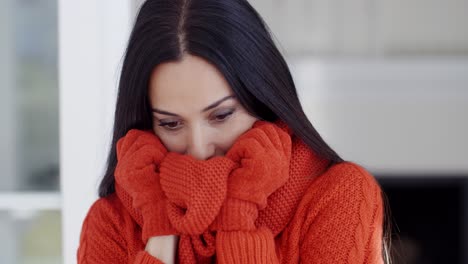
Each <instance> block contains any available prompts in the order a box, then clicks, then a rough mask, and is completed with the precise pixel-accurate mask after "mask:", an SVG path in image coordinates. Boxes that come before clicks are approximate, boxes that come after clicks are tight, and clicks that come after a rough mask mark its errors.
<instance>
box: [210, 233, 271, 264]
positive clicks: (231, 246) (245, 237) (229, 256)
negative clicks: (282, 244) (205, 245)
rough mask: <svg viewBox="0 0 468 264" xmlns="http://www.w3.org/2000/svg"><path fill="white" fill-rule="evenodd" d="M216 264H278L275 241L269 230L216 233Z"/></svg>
mask: <svg viewBox="0 0 468 264" xmlns="http://www.w3.org/2000/svg"><path fill="white" fill-rule="evenodd" d="M216 254H217V260H218V263H221V264H223V263H226V264H233V263H242V264H244V263H259V264H262V263H268V264H271V263H278V257H277V255H276V250H275V239H274V236H273V234H272V232H271V230H270V229H268V228H267V227H260V228H258V229H257V230H255V231H231V232H224V231H218V232H217V235H216Z"/></svg>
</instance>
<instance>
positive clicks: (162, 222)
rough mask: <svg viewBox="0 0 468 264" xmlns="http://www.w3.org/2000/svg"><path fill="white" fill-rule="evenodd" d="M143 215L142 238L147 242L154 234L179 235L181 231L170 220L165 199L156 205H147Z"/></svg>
mask: <svg viewBox="0 0 468 264" xmlns="http://www.w3.org/2000/svg"><path fill="white" fill-rule="evenodd" d="M142 216H143V227H142V239H143V242H144V243H145V244H146V243H147V241H148V239H149V238H150V237H153V236H165V235H178V234H179V233H180V232H179V231H177V230H176V229H175V228H174V227H173V226H172V224H171V222H170V221H169V218H168V216H167V210H166V202H165V201H161V202H159V203H158V205H155V206H146V207H145V210H144V211H143V212H142Z"/></svg>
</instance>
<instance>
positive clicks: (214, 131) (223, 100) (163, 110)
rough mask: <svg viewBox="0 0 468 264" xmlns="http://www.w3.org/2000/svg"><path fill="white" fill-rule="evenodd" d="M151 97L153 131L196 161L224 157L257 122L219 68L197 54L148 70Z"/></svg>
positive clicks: (170, 149)
mask: <svg viewBox="0 0 468 264" xmlns="http://www.w3.org/2000/svg"><path fill="white" fill-rule="evenodd" d="M149 96H150V101H151V107H152V109H153V130H154V132H155V133H156V135H157V136H158V137H159V138H160V139H161V141H162V142H163V144H164V145H165V147H166V148H167V149H168V150H169V151H172V152H178V153H182V154H187V155H191V156H193V157H195V158H196V159H199V160H206V159H209V158H211V157H213V156H222V155H224V154H225V153H226V152H227V150H228V149H229V148H230V147H231V146H232V144H233V143H234V141H235V140H236V139H237V138H238V137H239V136H240V135H241V134H242V133H244V132H245V131H247V130H248V129H250V128H251V127H252V125H253V123H254V122H255V121H256V120H257V118H255V117H253V116H251V115H250V114H249V113H247V111H246V110H245V109H244V108H243V107H242V105H241V104H240V103H239V102H238V100H237V99H236V97H235V96H234V93H233V91H232V90H231V88H230V86H229V84H228V83H227V81H226V80H225V79H224V76H223V75H222V74H221V72H219V71H218V70H217V68H216V67H214V66H213V65H212V64H210V63H209V62H207V61H206V60H204V59H202V58H201V57H198V56H193V55H189V54H187V55H185V56H184V57H183V59H182V60H181V61H177V62H166V63H162V64H159V65H158V66H157V67H156V68H155V69H154V70H153V72H152V73H151V77H150V83H149Z"/></svg>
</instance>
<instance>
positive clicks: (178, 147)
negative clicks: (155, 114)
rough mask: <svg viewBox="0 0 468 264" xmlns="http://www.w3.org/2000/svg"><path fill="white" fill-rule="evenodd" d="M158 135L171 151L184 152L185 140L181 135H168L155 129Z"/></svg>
mask: <svg viewBox="0 0 468 264" xmlns="http://www.w3.org/2000/svg"><path fill="white" fill-rule="evenodd" d="M153 131H154V133H155V134H156V136H158V137H159V139H161V142H162V143H163V145H164V146H165V147H166V149H167V150H168V151H169V152H179V153H180V152H182V151H183V150H184V146H183V142H184V141H183V140H182V138H181V136H180V135H167V134H166V133H163V132H160V131H158V130H157V129H153Z"/></svg>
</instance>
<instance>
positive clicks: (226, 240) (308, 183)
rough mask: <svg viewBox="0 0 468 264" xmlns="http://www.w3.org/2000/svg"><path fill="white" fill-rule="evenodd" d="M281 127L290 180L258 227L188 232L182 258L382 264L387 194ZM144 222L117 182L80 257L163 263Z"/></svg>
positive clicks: (95, 215) (86, 233)
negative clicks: (288, 146) (149, 248)
mask: <svg viewBox="0 0 468 264" xmlns="http://www.w3.org/2000/svg"><path fill="white" fill-rule="evenodd" d="M276 125H278V126H279V127H281V128H282V129H284V131H287V132H288V134H289V135H290V136H291V139H292V140H291V142H292V150H291V161H290V166H289V179H288V180H287V182H286V183H284V185H282V186H281V187H280V188H279V189H277V190H276V191H275V192H273V193H272V194H271V195H270V196H269V197H268V199H267V205H266V207H265V208H264V209H262V210H259V211H258V218H257V219H256V221H255V226H256V227H255V229H252V230H239V231H222V230H205V231H204V232H203V234H201V235H182V236H181V238H180V240H179V248H178V254H177V259H176V262H177V263H214V262H216V263H329V264H332V263H333V264H335V263H350V264H358V263H359V264H361V263H383V260H382V254H381V251H382V247H381V245H382V227H383V226H382V224H383V208H382V198H381V189H380V186H379V184H378V183H377V181H376V180H375V179H374V177H373V176H372V175H371V174H370V173H368V172H367V171H366V170H365V169H364V168H363V167H361V166H359V165H357V164H355V163H352V162H343V163H340V164H336V165H333V166H331V167H329V168H327V165H328V162H327V161H326V160H323V159H321V158H319V157H318V156H316V155H315V154H314V153H313V152H312V151H310V149H309V148H308V147H307V146H306V145H305V144H304V143H303V142H302V141H301V140H300V139H298V138H296V137H295V136H294V135H293V134H292V132H291V130H289V129H288V128H287V126H285V124H284V123H282V122H281V121H278V122H276ZM182 184H184V183H182ZM179 191H183V190H179ZM181 197H183V196H181ZM187 197H189V196H187ZM183 203H184V201H183V199H182V200H179V201H176V202H174V204H176V205H177V204H178V206H180V205H183ZM230 220H232V221H235V219H230ZM143 222H144V221H143ZM143 222H142V218H141V215H140V212H139V211H138V210H136V209H135V208H133V205H132V199H131V197H129V195H128V193H126V192H125V190H124V189H122V188H118V187H117V186H116V193H114V194H111V195H109V196H107V197H104V198H100V199H98V200H97V201H96V202H95V203H94V204H93V205H92V207H91V208H90V210H89V212H88V214H87V216H86V218H85V220H84V222H83V227H82V231H81V236H80V246H79V248H78V251H77V257H78V263H81V264H84V263H92V264H94V263H96V264H97V263H134V264H136V263H150V264H154V263H157V264H160V263H162V262H161V261H160V260H158V259H157V258H155V257H153V256H151V255H149V254H148V253H147V252H145V251H144V248H145V244H144V242H143V241H142V239H141V235H142V226H143V225H144V223H143Z"/></svg>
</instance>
